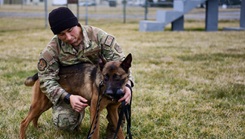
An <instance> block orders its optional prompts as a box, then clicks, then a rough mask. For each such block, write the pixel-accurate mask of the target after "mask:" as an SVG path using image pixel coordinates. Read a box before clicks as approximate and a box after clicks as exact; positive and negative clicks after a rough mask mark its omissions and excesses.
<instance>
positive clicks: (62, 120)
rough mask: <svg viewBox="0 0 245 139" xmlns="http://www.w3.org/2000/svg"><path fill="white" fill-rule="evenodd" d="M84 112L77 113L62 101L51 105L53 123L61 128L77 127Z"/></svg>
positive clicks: (70, 128) (71, 128) (72, 128)
mask: <svg viewBox="0 0 245 139" xmlns="http://www.w3.org/2000/svg"><path fill="white" fill-rule="evenodd" d="M84 114H85V111H82V112H80V113H78V112H76V111H74V110H73V109H72V107H71V105H68V104H66V103H64V102H60V103H59V104H58V105H55V106H53V122H54V125H55V126H57V127H58V128H59V129H62V130H74V129H75V128H77V127H79V126H80V124H81V122H82V119H83V117H84Z"/></svg>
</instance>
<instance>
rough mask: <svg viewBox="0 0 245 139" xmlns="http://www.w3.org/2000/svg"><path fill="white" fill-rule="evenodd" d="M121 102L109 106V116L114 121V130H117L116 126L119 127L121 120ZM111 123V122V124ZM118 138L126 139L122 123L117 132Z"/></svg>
mask: <svg viewBox="0 0 245 139" xmlns="http://www.w3.org/2000/svg"><path fill="white" fill-rule="evenodd" d="M119 105H120V104H115V105H109V106H107V112H108V118H109V119H110V120H109V122H110V121H111V122H112V125H113V126H114V131H116V128H117V123H118V120H119V116H118V107H119ZM109 125H111V124H109ZM117 138H118V139H124V138H125V137H124V134H123V131H122V127H121V125H120V128H119V130H118V133H117Z"/></svg>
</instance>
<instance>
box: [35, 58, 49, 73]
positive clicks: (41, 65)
mask: <svg viewBox="0 0 245 139" xmlns="http://www.w3.org/2000/svg"><path fill="white" fill-rule="evenodd" d="M46 67H47V61H45V59H43V58H41V59H39V62H38V64H37V68H38V70H39V71H44V70H45V69H46Z"/></svg>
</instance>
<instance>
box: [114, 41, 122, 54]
mask: <svg viewBox="0 0 245 139" xmlns="http://www.w3.org/2000/svg"><path fill="white" fill-rule="evenodd" d="M115 50H116V51H117V52H118V53H122V48H121V47H120V46H119V45H118V44H117V43H116V45H115Z"/></svg>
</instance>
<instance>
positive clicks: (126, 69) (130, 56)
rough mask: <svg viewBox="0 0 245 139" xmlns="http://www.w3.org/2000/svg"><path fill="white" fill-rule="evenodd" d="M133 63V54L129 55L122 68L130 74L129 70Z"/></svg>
mask: <svg viewBox="0 0 245 139" xmlns="http://www.w3.org/2000/svg"><path fill="white" fill-rule="evenodd" d="M131 62H132V55H131V53H129V54H128V56H127V57H126V58H125V59H124V60H123V62H122V63H121V65H120V66H121V67H122V68H123V69H124V70H125V71H126V72H127V73H128V71H129V68H130V67H131Z"/></svg>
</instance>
